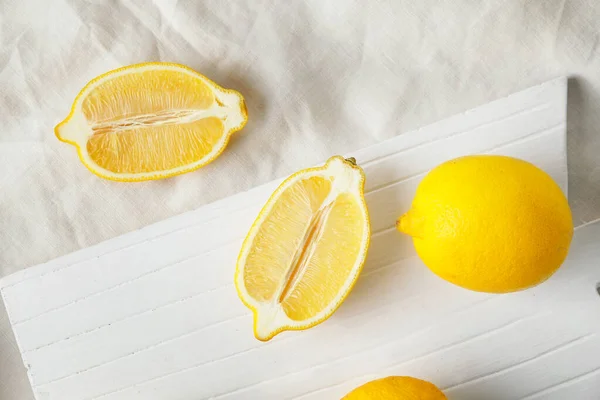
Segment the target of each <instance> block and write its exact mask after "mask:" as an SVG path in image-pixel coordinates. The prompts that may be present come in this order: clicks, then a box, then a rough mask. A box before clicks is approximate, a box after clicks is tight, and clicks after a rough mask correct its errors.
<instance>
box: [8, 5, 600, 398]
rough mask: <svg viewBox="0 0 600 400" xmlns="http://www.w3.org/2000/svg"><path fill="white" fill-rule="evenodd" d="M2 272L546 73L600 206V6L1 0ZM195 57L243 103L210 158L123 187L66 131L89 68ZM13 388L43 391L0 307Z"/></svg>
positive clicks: (583, 205) (585, 200) (577, 168)
mask: <svg viewBox="0 0 600 400" xmlns="http://www.w3.org/2000/svg"><path fill="white" fill-rule="evenodd" d="M0 9H1V13H0V86H1V89H2V90H0V115H1V116H2V129H1V130H0V235H1V236H0V276H5V275H8V274H10V273H12V272H15V271H17V270H19V269H22V268H26V267H28V266H32V265H35V264H38V263H41V262H44V261H47V260H49V259H52V258H55V257H58V256H60V255H63V254H66V253H69V252H72V251H74V250H77V249H80V248H83V247H86V246H90V245H93V244H95V243H98V242H100V241H103V240H106V239H109V238H112V237H114V236H117V235H120V234H122V233H125V232H129V231H132V230H135V229H138V228H140V227H142V226H145V225H148V224H151V223H153V222H156V221H159V220H161V219H164V218H167V217H169V216H172V215H176V214H180V213H183V212H185V211H188V210H192V209H195V208H197V207H200V206H201V205H203V204H206V203H209V202H212V201H214V200H217V199H219V198H223V197H225V196H228V195H231V194H233V193H236V192H240V191H244V190H247V189H249V188H251V187H253V186H256V185H258V184H260V183H264V182H267V181H269V180H272V179H274V178H277V177H282V176H285V175H287V174H289V173H291V172H292V171H295V170H297V169H300V168H304V167H306V166H310V165H313V164H317V163H320V162H321V161H323V160H325V159H326V158H328V157H329V156H330V155H332V154H337V153H344V154H347V153H351V152H352V151H353V150H355V149H359V148H361V147H365V146H368V145H371V144H374V143H377V142H380V141H382V140H385V139H387V138H390V137H392V136H395V135H399V134H402V132H406V131H408V130H412V129H415V128H418V127H420V126H423V125H426V124H428V123H432V122H434V121H436V120H439V119H442V118H444V117H447V116H450V115H452V114H455V113H459V112H462V111H464V110H467V109H469V108H471V107H474V106H477V105H481V104H483V103H486V102H488V101H491V100H494V99H497V98H500V97H503V96H505V95H508V94H510V93H512V92H515V91H519V90H521V89H525V88H527V87H529V86H533V85H536V84H539V83H542V82H544V81H546V80H549V79H551V78H555V77H557V76H560V75H569V76H571V77H573V79H572V80H571V82H570V88H569V106H568V119H569V121H568V147H569V169H570V171H569V178H570V187H569V195H570V202H571V205H572V208H573V213H574V218H575V221H576V222H577V223H582V222H587V221H591V220H594V219H596V218H598V217H600V156H599V154H600V128H599V127H600V46H599V41H600V24H599V23H598V21H600V2H598V1H596V0H520V1H519V0H516V1H500V0H447V1H438V0H423V1H398V0H389V1H386V0H379V1H373V0H353V1H349V0H331V1H326V2H325V1H322V0H303V1H275V0H262V1H261V0H243V1H242V0H240V1H222V0H203V1H199V0H179V1H170V0H154V1H147V0H122V1H116V0H115V1H108V0H106V1H104V0H53V1H44V0H35V1H34V0H28V1H22V0H2V1H0ZM158 60H160V61H172V62H178V63H183V64H187V65H189V66H191V67H192V68H194V69H196V70H198V71H200V72H201V73H203V74H205V75H207V76H208V77H210V78H211V79H213V80H215V81H216V82H217V83H219V84H221V85H222V86H224V87H227V88H232V89H236V90H238V91H240V92H241V93H242V94H243V95H244V96H245V98H246V102H247V105H248V112H249V122H248V124H247V126H246V128H245V129H244V130H243V131H241V132H240V133H238V134H236V136H235V137H234V139H233V140H232V142H231V143H230V145H229V147H228V149H227V150H226V151H225V153H224V154H223V155H222V156H221V157H220V158H218V159H217V160H216V161H215V162H214V163H212V164H210V165H209V166H207V167H205V168H203V169H201V170H199V171H196V172H193V173H190V174H187V175H184V176H180V177H176V178H172V179H168V180H164V181H157V182H147V183H132V184H126V183H115V182H109V181H105V180H102V179H99V178H97V177H95V176H94V175H92V174H91V173H90V172H89V171H87V169H85V167H83V165H82V164H81V163H80V162H79V160H78V158H77V155H76V152H75V150H74V148H73V147H71V146H68V145H66V144H64V143H60V142H59V141H58V140H57V139H56V138H55V136H54V134H53V127H54V125H55V124H56V123H57V122H59V121H60V120H61V119H62V118H64V117H65V116H66V115H67V113H68V111H69V108H70V106H71V103H72V101H73V99H74V98H75V96H76V94H77V93H78V91H79V90H80V89H81V87H82V86H83V85H84V84H85V83H86V82H87V81H88V80H90V79H91V78H93V77H94V76H96V75H98V74H101V73H103V72H105V71H107V70H109V69H112V68H116V67H120V66H123V65H126V64H131V63H137V62H145V61H158ZM0 309H1V311H0V382H1V383H0V399H2V400H4V399H10V400H29V399H32V398H33V397H32V394H31V390H30V389H29V385H28V382H27V378H26V374H25V370H24V368H23V367H22V365H21V362H20V357H19V354H18V351H17V348H16V345H15V342H14V337H13V336H12V332H11V331H10V328H9V325H8V321H7V317H6V313H5V311H4V309H3V308H0Z"/></svg>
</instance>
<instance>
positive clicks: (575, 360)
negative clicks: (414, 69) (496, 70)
mask: <svg viewBox="0 0 600 400" xmlns="http://www.w3.org/2000/svg"><path fill="white" fill-rule="evenodd" d="M565 129H566V80H565V79H559V80H556V81H552V82H549V83H547V84H544V85H541V86H538V87H535V88H532V89H529V90H527V91H524V92H521V93H517V94H515V95H513V96H510V97H509V98H506V99H502V100H499V101H497V102H493V103H490V104H487V105H485V106H482V107H480V108H478V109H475V110H471V111H469V112H467V113H464V114H460V115H457V116H454V117H452V118H450V119H448V120H445V121H442V122H439V123H437V124H434V125H432V126H429V127H426V128H422V129H420V130H418V131H415V132H410V133H406V134H403V135H400V136H398V137H397V138H394V139H392V140H389V141H387V142H384V143H381V144H379V145H376V146H373V147H371V148H368V149H363V150H360V151H357V152H355V153H354V154H352V155H353V156H355V157H357V158H358V160H359V162H360V163H361V165H362V166H363V167H364V169H365V172H366V174H367V191H368V193H367V195H366V196H367V203H368V206H369V209H370V211H371V218H372V226H373V232H374V234H373V238H372V244H371V248H370V253H369V256H368V261H367V264H366V266H365V270H364V272H363V274H362V275H361V278H360V280H359V282H358V285H357V287H356V288H355V290H354V291H353V293H352V294H351V296H350V297H349V299H348V300H347V301H346V303H344V305H343V306H342V308H340V310H339V311H338V312H337V313H336V314H335V316H334V317H332V318H331V319H330V320H329V321H327V322H326V323H324V324H322V325H320V326H319V327H317V328H314V329H311V330H309V331H307V332H294V333H285V334H283V335H281V336H279V337H277V338H275V339H274V340H273V341H271V342H269V343H267V344H263V343H260V342H258V341H256V340H255V339H254V338H253V336H252V332H251V316H250V315H249V311H248V310H247V309H246V308H245V307H243V306H242V305H241V303H240V301H239V299H238V298H237V296H236V294H235V289H234V288H233V286H232V277H233V271H234V268H235V258H236V256H237V252H238V249H239V246H240V244H241V240H242V239H243V237H244V235H245V233H246V231H247V229H248V228H249V226H250V224H251V222H252V220H253V219H254V217H255V215H256V214H257V212H258V211H259V209H260V207H261V206H262V204H263V203H264V202H265V201H266V199H267V198H268V196H269V195H270V193H271V192H272V191H273V190H274V188H275V187H276V186H277V185H278V183H279V181H276V182H272V183H269V184H267V185H264V186H261V187H259V188H255V189H253V190H251V191H249V192H246V193H241V194H238V195H236V196H232V197H230V198H227V199H224V200H222V201H219V202H216V203H213V204H210V205H208V206H205V207H202V208H200V209H198V210H196V211H192V212H190V213H187V214H184V215H181V216H178V217H175V218H171V219H169V220H166V221H163V222H160V223H158V224H155V225H152V226H149V227H147V228H144V229H142V230H140V231H137V232H132V233H130V234H127V235H124V236H122V237H119V238H115V239H113V240H111V241H108V242H106V243H102V244H100V245H97V246H94V247H91V248H88V249H84V250H82V251H79V252H76V253H74V254H71V255H68V256H65V257H62V258H60V259H57V260H54V261H51V262H49V263H46V264H43V265H40V266H37V267H32V268H30V269H27V270H25V271H22V272H20V273H17V274H15V275H12V276H10V277H7V278H5V279H3V280H1V281H0V291H1V293H2V296H3V298H4V301H5V303H6V307H7V310H8V312H9V316H10V320H11V324H12V326H13V329H14V331H15V336H16V338H17V342H18V344H19V347H20V350H21V352H22V355H23V360H24V363H25V365H26V366H27V368H28V373H29V376H30V380H31V383H32V386H33V388H34V392H35V394H36V397H37V398H38V399H45V400H53V399H60V400H71V399H74V400H75V399H76V400H91V399H107V400H116V399H127V400H132V399H144V400H150V399H170V400H176V399H182V400H183V399H190V398H194V399H200V398H218V399H269V398H273V399H281V398H303V399H329V398H337V397H340V396H341V395H342V394H343V393H345V392H346V391H348V390H349V389H351V388H352V387H354V386H355V385H357V384H359V383H362V382H364V381H365V380H367V379H369V378H372V377H376V376H381V375H385V374H392V373H394V374H396V373H402V374H409V375H417V376H421V377H423V378H426V379H430V380H432V381H434V382H436V383H437V384H438V385H440V386H442V387H443V388H445V389H446V391H447V392H448V394H449V395H450V397H451V398H456V399H475V398H481V397H482V396H483V394H482V393H486V396H487V397H486V398H489V399H495V398H498V399H500V398H502V399H511V398H515V399H516V398H522V397H528V398H532V399H533V398H544V396H549V397H548V398H560V397H556V396H560V395H561V394H565V393H566V394H569V395H573V394H577V393H595V392H597V393H598V394H600V391H598V385H597V384H596V381H595V378H596V377H598V374H597V373H596V372H597V369H598V368H600V360H598V359H594V357H590V356H589V354H592V353H593V352H594V351H595V352H596V353H599V352H600V343H599V339H598V335H597V333H598V330H599V329H600V322H599V321H598V318H597V315H600V313H598V307H600V301H599V300H598V298H597V295H596V293H595V291H594V290H592V289H593V286H594V285H595V282H596V281H595V279H596V280H600V276H594V275H595V274H596V272H595V268H593V266H594V265H597V264H598V263H600V250H599V249H597V248H596V246H594V245H593V243H594V240H593V239H594V238H595V239H598V238H600V228H599V227H598V226H595V225H590V226H588V227H586V228H584V230H582V231H580V232H578V233H577V235H576V241H575V244H574V246H573V247H574V250H573V251H572V254H571V256H570V259H569V262H568V264H567V265H566V266H565V267H564V268H563V269H561V271H560V272H559V273H558V274H557V275H556V276H555V277H554V278H552V279H551V280H550V281H549V282H547V283H545V284H544V285H541V286H539V287H538V288H535V289H534V290H530V291H526V292H523V293H517V294H512V295H504V296H490V295H486V294H480V293H473V292H469V291H465V290H461V289H459V288H456V287H454V286H452V285H449V284H447V283H445V282H443V281H441V280H440V279H438V278H437V277H435V276H434V275H433V274H431V273H430V272H429V271H428V270H427V269H426V268H425V267H424V266H423V265H422V264H421V262H420V261H419V260H418V258H417V257H416V256H415V253H414V250H413V248H412V244H411V242H410V240H409V238H407V237H405V236H402V235H400V234H399V233H397V232H396V231H395V230H394V229H393V225H394V221H395V219H396V218H397V216H398V215H400V214H401V213H402V212H404V211H406V209H408V207H409V205H410V202H411V200H412V197H413V195H414V191H415V189H416V186H417V185H418V182H419V181H420V179H421V178H422V177H423V176H424V174H425V173H426V172H427V171H428V170H429V169H430V168H432V167H433V166H435V165H437V164H439V163H441V162H443V161H445V160H448V159H451V158H454V157H457V156H460V155H465V154H471V153H495V154H506V155H513V156H517V157H520V158H524V159H526V160H529V161H531V162H533V163H534V164H536V165H538V166H540V167H541V168H543V169H545V170H546V171H547V172H548V173H550V174H551V175H552V176H553V177H554V179H556V180H557V182H559V184H560V185H561V187H562V188H563V190H565V192H566V189H567V173H566V144H565ZM594 263H595V264H594ZM582 358H583V359H584V360H583V361H582ZM494 396H496V397H494ZM540 396H541V397H540ZM591 398H592V397H590V399H591Z"/></svg>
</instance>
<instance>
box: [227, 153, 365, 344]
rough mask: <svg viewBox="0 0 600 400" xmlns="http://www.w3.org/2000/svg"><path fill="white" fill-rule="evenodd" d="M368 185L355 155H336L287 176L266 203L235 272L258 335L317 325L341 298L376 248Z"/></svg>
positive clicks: (250, 233)
mask: <svg viewBox="0 0 600 400" xmlns="http://www.w3.org/2000/svg"><path fill="white" fill-rule="evenodd" d="M364 183H365V176H364V173H363V171H362V169H361V168H360V167H358V166H357V165H356V162H355V160H354V159H348V160H344V159H343V158H342V157H333V158H331V159H330V160H329V161H327V163H326V164H325V165H324V166H322V167H318V168H311V169H306V170H302V171H300V172H298V173H296V174H294V175H292V176H291V177H289V178H288V179H286V180H285V181H284V182H283V183H282V184H281V185H280V186H279V188H278V189H277V190H276V191H275V192H274V193H273V195H272V196H271V198H270V199H269V201H268V202H267V204H266V205H265V206H264V208H263V209H262V211H261V212H260V214H259V216H258V218H257V219H256V221H255V222H254V224H253V225H252V228H251V229H250V232H249V233H248V236H247V237H246V240H245V241H244V244H243V246H242V250H241V252H240V255H239V259H238V262H237V268H236V274H235V286H236V288H237V290H238V294H239V296H240V299H241V300H242V302H244V304H245V305H246V306H248V307H249V308H250V309H251V310H252V311H253V313H254V335H255V336H256V338H257V339H259V340H263V341H264V340H269V339H271V338H272V337H273V336H275V335H277V334H278V333H280V332H282V331H284V330H302V329H307V328H310V327H312V326H314V325H316V324H318V323H320V322H323V321H324V320H326V319H327V318H329V316H331V314H333V312H334V311H335V310H336V309H337V308H338V307H339V306H340V305H341V304H342V302H343V301H344V299H345V298H346V296H347V295H348V293H349V292H350V290H351V289H352V287H353V285H354V283H355V282H356V279H357V278H358V275H359V273H360V270H361V269H362V265H363V263H364V260H365V257H366V255H367V248H368V247H369V238H370V225H369V216H368V212H367V207H366V205H365V200H364Z"/></svg>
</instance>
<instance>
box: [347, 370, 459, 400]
mask: <svg viewBox="0 0 600 400" xmlns="http://www.w3.org/2000/svg"><path fill="white" fill-rule="evenodd" d="M446 399H447V398H446V396H444V393H442V391H441V390H440V389H438V388H437V387H436V386H435V385H434V384H433V383H430V382H427V381H423V380H421V379H417V378H411V377H409V376H388V377H387V378H383V379H377V380H375V381H371V382H368V383H365V384H364V385H362V386H359V387H357V388H356V389H354V390H353V391H351V392H350V393H348V394H347V395H346V396H344V398H343V399H342V400H446Z"/></svg>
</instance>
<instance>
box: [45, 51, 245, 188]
mask: <svg viewBox="0 0 600 400" xmlns="http://www.w3.org/2000/svg"><path fill="white" fill-rule="evenodd" d="M247 119H248V116H247V112H246V106H245V103H244V99H243V97H242V95H241V94H239V93H238V92H236V91H233V90H228V89H223V88H222V87H220V86H219V85H217V84H216V83H214V82H212V81H211V80H210V79H208V78H206V77H205V76H203V75H201V74H199V73H197V72H195V71H193V70H191V69H190V68H188V67H185V66H183V65H177V64H170V63H145V64H136V65H130V66H127V67H124V68H119V69H116V70H114V71H110V72H107V73H106V74H103V75H100V76H99V77H97V78H95V79H93V80H92V81H90V82H89V83H88V84H87V85H86V86H85V87H84V88H83V89H82V90H81V92H79V94H78V95H77V97H76V98H75V101H74V103H73V106H72V108H71V112H70V114H69V116H68V117H67V118H66V119H65V120H64V121H62V122H61V123H60V124H58V125H57V126H56V128H55V133H56V136H57V137H58V138H59V139H60V140H62V141H63V142H67V143H70V144H72V145H74V146H75V147H76V148H77V151H78V154H79V158H80V159H81V161H82V162H83V164H84V165H85V166H86V167H87V168H88V169H89V170H90V171H92V172H93V173H94V174H96V175H98V176H100V177H102V178H106V179H111V180H116V181H144V180H150V179H161V178H167V177H170V176H174V175H178V174H183V173H185V172H189V171H193V170H195V169H198V168H200V167H202V166H204V165H206V164H208V163H209V162H211V161H212V160H214V159H215V158H216V157H217V156H218V155H219V154H221V152H222V151H223V150H224V149H225V147H226V146H227V142H228V141H229V137H230V136H231V134H232V133H233V132H235V131H237V130H240V129H242V127H243V126H244V125H245V124H246V121H247Z"/></svg>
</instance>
